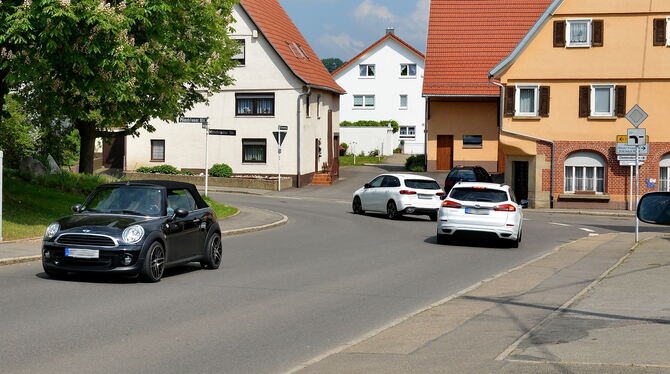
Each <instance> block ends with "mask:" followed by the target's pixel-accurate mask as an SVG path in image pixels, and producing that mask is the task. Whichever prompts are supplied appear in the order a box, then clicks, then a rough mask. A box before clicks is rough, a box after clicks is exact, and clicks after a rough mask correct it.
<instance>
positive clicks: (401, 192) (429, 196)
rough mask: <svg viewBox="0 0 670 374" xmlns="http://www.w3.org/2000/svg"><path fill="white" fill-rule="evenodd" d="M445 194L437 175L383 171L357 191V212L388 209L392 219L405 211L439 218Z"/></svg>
mask: <svg viewBox="0 0 670 374" xmlns="http://www.w3.org/2000/svg"><path fill="white" fill-rule="evenodd" d="M444 195H445V194H444V192H443V191H442V189H441V188H440V185H439V184H438V183H437V182H436V181H435V179H433V178H429V177H424V176H421V175H413V174H382V175H379V176H377V177H375V179H373V180H372V181H371V182H370V183H366V184H365V186H364V187H362V188H360V189H358V190H357V191H356V192H354V201H353V203H352V209H353V211H354V213H355V214H365V212H366V211H372V212H381V213H386V216H387V217H388V218H390V219H397V218H399V217H400V216H402V215H404V214H413V215H427V216H429V217H430V219H431V220H433V221H435V220H437V211H438V209H439V208H440V204H441V203H442V200H441V197H443V196H444Z"/></svg>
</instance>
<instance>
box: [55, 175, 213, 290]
mask: <svg viewBox="0 0 670 374" xmlns="http://www.w3.org/2000/svg"><path fill="white" fill-rule="evenodd" d="M72 210H73V211H74V214H73V215H71V216H68V217H64V218H61V219H59V220H58V221H56V222H54V223H52V224H51V225H50V226H49V227H48V228H47V230H46V233H45V235H44V243H43V245H42V265H43V267H44V271H45V272H46V273H47V274H48V275H49V276H51V277H60V276H63V275H65V274H66V273H67V272H109V273H119V274H128V275H139V276H140V277H141V278H142V279H143V280H145V281H148V282H157V281H159V280H160V279H161V277H162V276H163V271H164V270H165V268H166V267H169V266H174V265H178V264H184V263H188V262H193V261H199V262H200V264H201V265H202V267H203V268H208V269H217V268H218V267H219V265H221V255H222V248H223V247H222V245H221V230H220V228H219V224H218V221H217V219H216V215H215V213H214V211H213V210H212V209H211V208H210V207H209V206H208V205H207V204H206V203H205V201H204V200H203V199H202V197H201V196H200V194H199V193H198V191H197V190H196V188H195V186H194V185H192V184H189V183H179V182H172V181H133V182H120V183H110V184H104V185H101V186H99V187H98V188H96V189H95V191H93V192H92V193H91V194H90V195H89V196H88V198H86V201H85V202H84V203H83V204H76V205H74V206H73V207H72Z"/></svg>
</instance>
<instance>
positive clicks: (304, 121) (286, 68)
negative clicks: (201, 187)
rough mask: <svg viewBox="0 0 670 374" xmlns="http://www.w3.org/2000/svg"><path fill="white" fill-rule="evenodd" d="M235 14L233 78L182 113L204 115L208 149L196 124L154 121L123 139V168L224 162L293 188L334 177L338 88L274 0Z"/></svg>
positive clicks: (245, 2)
mask: <svg viewBox="0 0 670 374" xmlns="http://www.w3.org/2000/svg"><path fill="white" fill-rule="evenodd" d="M233 18H234V22H233V24H232V25H231V26H232V28H233V30H234V31H233V32H232V34H231V35H230V37H231V38H232V39H234V40H237V42H238V43H239V44H240V52H239V54H238V55H236V56H234V59H236V60H237V61H238V63H239V64H238V66H237V67H236V68H234V69H233V71H231V76H232V77H233V78H234V81H235V83H234V84H233V85H231V86H227V87H224V88H223V90H222V91H221V92H219V93H217V94H215V95H213V96H212V97H210V100H209V104H208V105H197V106H196V107H194V108H193V109H192V110H190V111H189V112H187V113H186V114H185V117H198V118H208V124H209V128H210V134H211V135H209V136H207V154H205V153H206V152H205V149H206V147H205V144H206V140H205V139H206V135H205V130H204V129H203V128H202V126H201V124H200V123H188V122H183V123H168V122H165V121H162V120H159V119H155V120H153V121H152V123H151V124H152V125H153V127H155V129H156V131H155V132H152V133H148V132H145V131H143V132H141V133H140V136H139V137H134V138H131V137H128V138H127V139H126V140H125V143H126V144H125V147H126V152H125V153H126V156H125V167H124V168H125V169H127V170H134V169H137V168H138V167H141V166H154V165H160V164H169V165H172V166H175V167H177V168H178V169H181V170H189V171H194V172H196V173H201V172H204V171H205V168H207V169H209V168H210V167H211V166H212V165H214V164H220V163H225V164H228V165H229V166H231V168H232V169H233V173H234V174H237V175H254V176H276V175H277V174H278V173H279V172H280V171H281V173H282V175H283V176H284V175H285V176H288V177H291V178H292V179H293V185H294V186H297V187H302V186H304V185H306V184H309V183H311V182H312V178H313V176H314V174H315V173H320V172H321V171H323V170H327V171H328V173H330V174H332V176H331V177H334V178H336V177H337V174H338V170H339V169H338V153H339V152H338V148H339V122H340V121H339V111H340V95H342V94H344V93H345V91H344V89H343V88H342V87H340V86H339V85H338V84H337V83H336V82H335V80H334V79H333V78H332V76H331V75H330V74H329V73H328V71H327V70H326V68H325V67H324V66H323V64H322V63H321V60H320V59H319V57H318V56H317V55H316V53H315V52H314V50H312V48H311V47H310V45H309V43H307V41H306V40H305V38H304V37H303V35H302V34H301V33H300V31H299V30H298V28H297V27H296V25H295V24H294V23H293V21H292V20H291V18H290V17H289V16H288V14H287V13H286V11H285V10H284V9H283V8H282V6H281V5H280V4H279V2H278V1H277V0H241V1H240V2H239V3H237V4H235V5H234V8H233ZM278 126H282V127H283V128H287V129H288V130H287V135H286V137H285V139H284V141H283V144H282V146H281V150H280V147H279V145H278V144H277V142H276V141H275V138H274V136H273V132H275V131H278ZM212 130H231V131H226V132H221V131H212ZM224 133H225V134H227V135H220V134H224ZM280 151H281V157H279V156H280Z"/></svg>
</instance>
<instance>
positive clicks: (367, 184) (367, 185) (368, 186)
mask: <svg viewBox="0 0 670 374" xmlns="http://www.w3.org/2000/svg"><path fill="white" fill-rule="evenodd" d="M363 188H365V189H368V188H372V185H371V184H370V183H366V184H365V185H364V186H363Z"/></svg>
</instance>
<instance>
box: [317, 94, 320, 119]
mask: <svg viewBox="0 0 670 374" xmlns="http://www.w3.org/2000/svg"><path fill="white" fill-rule="evenodd" d="M316 118H321V95H316Z"/></svg>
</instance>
